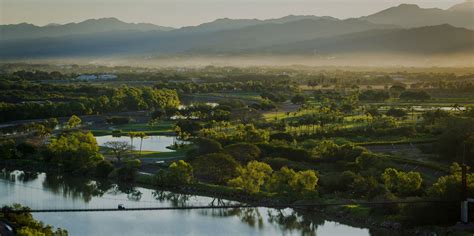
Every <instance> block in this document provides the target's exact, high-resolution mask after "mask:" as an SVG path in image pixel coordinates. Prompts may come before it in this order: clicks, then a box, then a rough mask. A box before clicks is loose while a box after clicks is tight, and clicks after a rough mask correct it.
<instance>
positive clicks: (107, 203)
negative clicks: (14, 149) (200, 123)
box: [0, 170, 370, 236]
mask: <svg viewBox="0 0 474 236" xmlns="http://www.w3.org/2000/svg"><path fill="white" fill-rule="evenodd" d="M0 202H1V203H2V204H12V203H20V204H22V205H25V206H29V207H30V208H32V209H59V208H82V209H84V208H116V207H117V206H118V204H123V205H124V206H125V207H169V206H202V205H211V204H214V205H222V204H232V203H235V202H230V201H227V200H221V199H215V198H210V197H201V196H192V195H184V194H176V193H172V192H166V191H157V190H152V189H147V188H141V187H132V186H119V185H115V184H112V183H106V182H95V181H88V180H83V179H68V178H64V177H62V176H55V175H46V174H44V173H25V172H21V171H13V172H7V171H5V170H4V171H2V172H0ZM34 217H35V218H36V219H38V220H41V221H43V222H44V223H46V224H51V225H54V226H55V227H61V228H64V229H67V230H68V231H69V234H70V235H223V234H226V235H318V236H324V235H354V236H359V235H360V236H362V235H364V236H365V235H370V232H369V230H368V229H361V228H356V227H351V226H347V225H343V224H339V223H337V222H333V221H327V220H325V219H323V218H321V217H319V216H317V215H314V214H311V215H304V214H301V213H298V212H295V211H293V210H291V209H283V210H277V209H270V208H249V209H214V210H210V209H201V210H166V211H164V210H163V211H114V212H67V213H66V212H65V213H35V214H34Z"/></svg>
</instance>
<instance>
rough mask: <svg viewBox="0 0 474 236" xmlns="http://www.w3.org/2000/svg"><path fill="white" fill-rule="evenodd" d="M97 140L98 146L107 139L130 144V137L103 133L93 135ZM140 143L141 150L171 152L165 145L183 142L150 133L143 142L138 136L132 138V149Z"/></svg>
mask: <svg viewBox="0 0 474 236" xmlns="http://www.w3.org/2000/svg"><path fill="white" fill-rule="evenodd" d="M95 139H96V140H97V144H99V146H104V144H105V143H106V142H109V141H121V142H128V143H129V144H131V140H130V137H128V136H120V137H114V136H112V135H105V136H97V137H95ZM140 143H141V145H142V150H143V151H157V152H173V150H171V149H168V148H167V147H169V146H172V145H173V144H174V143H184V142H183V141H180V140H177V139H176V137H173V136H161V135H152V136H148V137H147V138H144V139H143V142H142V141H141V139H140V138H134V139H133V147H134V149H136V150H138V149H140Z"/></svg>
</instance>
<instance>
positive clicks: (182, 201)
mask: <svg viewBox="0 0 474 236" xmlns="http://www.w3.org/2000/svg"><path fill="white" fill-rule="evenodd" d="M152 195H153V197H154V198H155V199H156V200H158V201H160V202H170V203H171V206H173V207H185V206H188V204H187V202H188V201H189V199H190V197H191V195H188V194H180V193H173V192H167V191H162V190H156V191H154V192H153V193H152Z"/></svg>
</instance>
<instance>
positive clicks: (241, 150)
mask: <svg viewBox="0 0 474 236" xmlns="http://www.w3.org/2000/svg"><path fill="white" fill-rule="evenodd" d="M224 151H225V152H226V153H227V154H229V155H231V156H232V157H234V158H235V160H237V161H239V162H240V163H243V164H245V163H247V162H249V161H254V160H257V159H258V158H259V157H260V153H261V152H260V148H258V147H257V146H255V145H253V144H250V143H236V144H232V145H229V146H226V147H225V148H224Z"/></svg>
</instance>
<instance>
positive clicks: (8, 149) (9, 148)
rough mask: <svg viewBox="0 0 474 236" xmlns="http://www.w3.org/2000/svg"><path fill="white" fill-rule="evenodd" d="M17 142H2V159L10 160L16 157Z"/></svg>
mask: <svg viewBox="0 0 474 236" xmlns="http://www.w3.org/2000/svg"><path fill="white" fill-rule="evenodd" d="M15 150H16V149H15V140H13V139H6V140H0V159H3V160H8V159H11V158H13V157H15Z"/></svg>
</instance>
